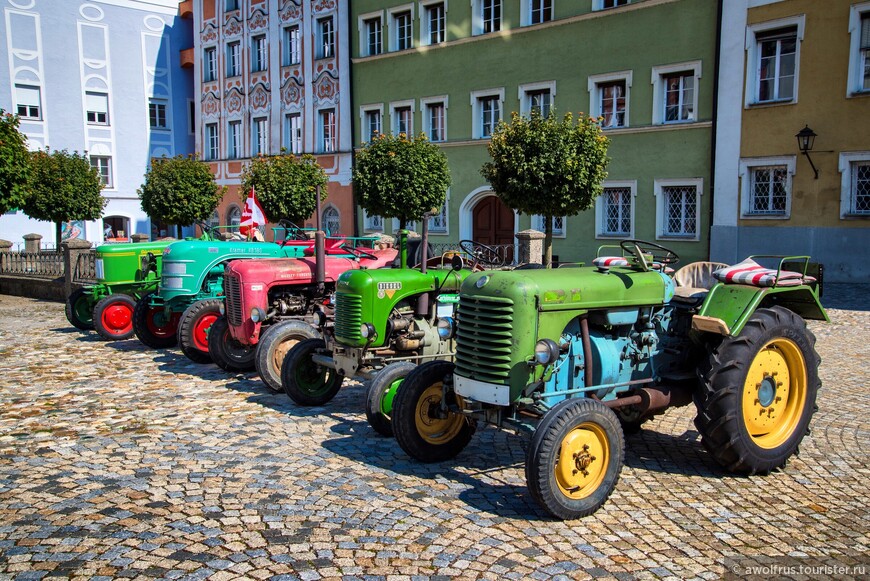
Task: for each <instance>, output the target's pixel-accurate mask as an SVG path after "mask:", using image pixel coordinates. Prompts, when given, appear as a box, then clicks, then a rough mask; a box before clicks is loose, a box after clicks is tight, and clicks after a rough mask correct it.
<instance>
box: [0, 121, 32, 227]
mask: <svg viewBox="0 0 870 581" xmlns="http://www.w3.org/2000/svg"><path fill="white" fill-rule="evenodd" d="M29 177H30V152H29V151H27V138H26V137H24V135H23V134H22V133H21V131H19V130H18V116H17V115H13V114H11V113H6V112H5V111H4V110H3V109H0V214H5V213H6V212H8V211H9V210H11V209H13V208H20V207H22V206H23V205H24V200H25V198H26V197H27V180H28V179H29Z"/></svg>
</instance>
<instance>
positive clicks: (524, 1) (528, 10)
mask: <svg viewBox="0 0 870 581" xmlns="http://www.w3.org/2000/svg"><path fill="white" fill-rule="evenodd" d="M540 1H541V2H544V1H545V0H540ZM555 5H556V0H550V17H549V18H547V19H546V20H541V21H540V22H534V19H533V18H532V16H533V14H534V11H533V8H534V3H533V0H520V26H535V25H538V24H544V23H547V22H552V21H553V16H554V14H555V12H556V6H555Z"/></svg>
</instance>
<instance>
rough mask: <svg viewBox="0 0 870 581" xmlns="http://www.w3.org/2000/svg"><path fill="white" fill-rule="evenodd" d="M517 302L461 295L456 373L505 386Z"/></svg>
mask: <svg viewBox="0 0 870 581" xmlns="http://www.w3.org/2000/svg"><path fill="white" fill-rule="evenodd" d="M513 305H514V303H513V301H512V300H510V299H505V298H495V297H476V296H461V297H460V299H459V310H458V312H457V319H458V328H457V332H456V358H455V361H456V370H457V372H459V374H460V375H462V376H464V377H470V378H473V379H477V380H480V381H489V382H495V383H503V382H506V381H507V376H508V373H509V372H510V369H511V345H512V343H513V312H514V307H513Z"/></svg>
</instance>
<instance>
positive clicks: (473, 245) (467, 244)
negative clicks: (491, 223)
mask: <svg viewBox="0 0 870 581" xmlns="http://www.w3.org/2000/svg"><path fill="white" fill-rule="evenodd" d="M459 248H460V249H461V250H462V251H463V252H465V253H467V254H468V255H469V256H471V258H472V260H473V261H474V263H473V264H472V267H471V269H472V270H474V267H475V266H477V265H478V264H482V265H484V266H488V267H490V268H498V267H500V266H504V265H505V264H506V263H507V261H506V260H505V259H504V258H503V257H501V256H499V255H498V250H496V249H495V248H493V247H492V246H487V245H486V244H481V243H480V242H475V241H474V240H460V241H459Z"/></svg>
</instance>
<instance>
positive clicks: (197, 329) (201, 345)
mask: <svg viewBox="0 0 870 581" xmlns="http://www.w3.org/2000/svg"><path fill="white" fill-rule="evenodd" d="M217 318H218V315H217V313H205V314H204V315H203V316H201V317H200V318H199V320H198V321H196V323H195V324H194V325H193V346H194V347H196V348H197V349H199V350H200V351H204V352H206V353H208V329H209V327H211V326H212V325H213V324H214V322H215V321H217Z"/></svg>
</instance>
